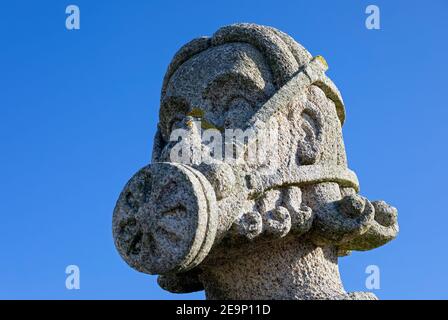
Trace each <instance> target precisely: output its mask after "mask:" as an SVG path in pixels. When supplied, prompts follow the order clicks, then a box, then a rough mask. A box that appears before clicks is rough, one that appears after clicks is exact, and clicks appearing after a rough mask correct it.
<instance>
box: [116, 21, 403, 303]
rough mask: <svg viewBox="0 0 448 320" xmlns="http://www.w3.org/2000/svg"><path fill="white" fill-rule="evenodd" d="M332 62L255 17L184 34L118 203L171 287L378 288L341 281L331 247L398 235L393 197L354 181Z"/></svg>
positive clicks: (130, 241)
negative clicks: (370, 195)
mask: <svg viewBox="0 0 448 320" xmlns="http://www.w3.org/2000/svg"><path fill="white" fill-rule="evenodd" d="M326 69H327V65H326V62H325V60H324V59H323V58H322V57H319V56H318V57H315V58H313V57H312V56H311V55H310V53H309V52H308V51H306V50H305V49H304V48H303V47H302V46H300V45H299V44H298V43H297V42H295V41H294V40H293V39H292V38H290V37H289V36H288V35H286V34H284V33H282V32H280V31H278V30H276V29H274V28H271V27H265V26H259V25H254V24H236V25H231V26H227V27H223V28H221V29H220V30H218V31H217V32H216V33H215V34H214V35H213V37H211V38H208V37H202V38H198V39H195V40H193V41H191V42H190V43H188V44H186V45H185V46H184V47H182V48H181V49H180V50H179V52H178V53H177V54H176V55H175V56H174V58H173V60H172V62H171V64H170V66H169V68H168V71H167V73H166V76H165V79H164V82H163V88H162V96H161V106H160V114H159V125H158V131H157V134H156V137H155V142H154V149H153V158H152V164H150V165H148V166H146V167H144V168H143V169H141V170H140V171H138V172H137V173H136V174H135V175H134V176H133V177H132V178H131V180H130V181H129V182H128V183H127V185H126V186H125V188H124V190H123V191H122V193H121V195H120V197H119V199H118V202H117V205H116V208H115V211H114V216H113V235H114V239H115V245H116V247H117V249H118V251H119V253H120V255H121V256H122V258H123V259H124V260H125V261H126V262H127V263H128V264H129V265H130V266H131V267H133V268H135V269H136V270H138V271H141V272H145V273H148V274H159V275H160V276H159V279H158V283H159V285H160V286H161V287H162V288H164V289H166V290H168V291H171V292H177V293H182V292H192V291H198V290H203V289H205V291H206V295H207V298H209V299H374V298H375V296H374V295H373V294H370V293H346V292H345V291H344V289H343V286H342V283H341V280H340V276H339V271H338V265H337V260H338V257H339V256H343V255H346V254H347V253H349V252H350V251H351V250H359V251H364V250H370V249H374V248H376V247H379V246H382V245H384V244H385V243H387V242H389V241H390V240H392V239H394V238H395V237H396V235H397V233H398V224H397V211H396V209H395V208H393V207H391V206H389V205H388V204H386V203H385V202H384V201H369V200H367V199H366V198H364V197H362V196H360V195H359V194H358V192H359V185H358V180H357V177H356V175H355V174H354V173H353V172H352V171H350V170H349V169H348V167H347V160H346V154H345V148H344V142H343V138H342V125H343V122H344V119H345V110H344V103H343V101H342V98H341V95H340V93H339V91H338V89H337V88H336V86H335V85H334V84H333V82H332V81H331V80H330V79H329V78H328V77H327V76H326V75H325V71H326ZM235 129H238V130H239V131H238V130H236V131H235ZM232 130H233V131H232ZM229 132H230V133H231V134H230V133H229ZM235 132H237V133H235ZM241 133H242V138H241V136H239V137H238V134H241ZM229 138H230V139H229ZM254 146H256V148H253V147H254ZM251 150H256V151H255V152H252V151H251ZM259 150H262V151H263V152H259ZM223 154H225V157H223V156H222V155H223ZM228 154H230V155H231V156H230V157H228ZM250 154H251V155H252V157H250V156H249V155H250ZM260 154H263V155H264V156H263V157H261V158H262V161H260ZM254 159H255V161H254Z"/></svg>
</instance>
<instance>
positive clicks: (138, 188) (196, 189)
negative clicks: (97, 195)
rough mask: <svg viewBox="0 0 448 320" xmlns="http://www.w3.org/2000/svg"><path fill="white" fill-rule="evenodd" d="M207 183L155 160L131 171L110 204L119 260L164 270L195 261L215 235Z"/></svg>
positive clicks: (194, 174)
mask: <svg viewBox="0 0 448 320" xmlns="http://www.w3.org/2000/svg"><path fill="white" fill-rule="evenodd" d="M210 189H211V186H210V185H209V184H207V180H205V178H204V179H203V177H202V175H201V174H200V173H199V172H198V171H196V170H194V169H191V168H188V167H186V166H182V165H179V164H174V163H155V164H152V165H148V166H146V167H144V168H143V169H141V170H140V171H139V172H137V173H136V174H135V175H134V176H133V177H132V178H131V179H130V180H129V182H128V183H127V185H126V186H125V188H124V189H123V191H122V193H121V195H120V197H119V199H118V201H117V205H116V207H115V211H114V217H113V233H114V239H115V245H116V247H117V249H118V251H119V253H120V255H121V256H122V257H123V259H124V260H125V261H126V262H127V263H128V264H129V265H130V266H131V267H133V268H135V269H137V270H138V271H141V272H145V273H149V274H166V273H172V272H181V271H186V270H189V269H191V268H192V267H194V266H195V265H197V264H199V263H200V262H201V261H202V260H203V258H205V256H206V254H207V253H208V251H209V250H210V247H211V244H212V242H213V240H214V236H215V234H216V227H217V225H216V221H217V216H216V214H217V213H216V210H215V201H216V200H215V199H214V193H213V190H211V192H210Z"/></svg>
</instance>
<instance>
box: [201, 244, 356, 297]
mask: <svg viewBox="0 0 448 320" xmlns="http://www.w3.org/2000/svg"><path fill="white" fill-rule="evenodd" d="M200 279H201V282H202V283H203V285H204V288H205V292H206V297H207V299H211V300H224V299H235V300H240V299H241V300H248V299H249V300H252V299H253V300H255V299H276V300H281V299H288V300H307V299H346V298H347V297H348V295H347V294H346V292H345V291H344V288H343V286H342V282H341V278H340V274H339V268H338V257H337V252H336V248H334V247H317V246H315V245H314V244H312V242H311V241H309V240H307V239H303V238H294V237H291V238H290V239H281V240H277V241H272V242H268V243H264V244H260V245H257V246H254V245H252V246H251V249H248V248H245V249H244V251H242V252H241V254H239V255H237V256H236V257H235V256H233V255H232V257H231V258H229V259H217V260H216V261H215V262H214V263H207V264H206V266H205V267H204V268H203V272H202V275H201V277H200Z"/></svg>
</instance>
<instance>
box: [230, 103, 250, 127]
mask: <svg viewBox="0 0 448 320" xmlns="http://www.w3.org/2000/svg"><path fill="white" fill-rule="evenodd" d="M253 112H254V108H253V106H252V104H251V103H250V102H249V101H248V100H247V99H246V98H244V97H242V96H237V97H234V98H232V99H230V100H229V102H228V103H227V104H226V106H225V108H224V113H225V118H226V120H225V127H229V126H237V127H238V126H239V125H241V124H242V122H243V121H245V120H246V119H247V118H249V117H250V116H251V115H252V114H253Z"/></svg>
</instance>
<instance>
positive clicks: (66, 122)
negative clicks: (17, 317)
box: [0, 0, 448, 299]
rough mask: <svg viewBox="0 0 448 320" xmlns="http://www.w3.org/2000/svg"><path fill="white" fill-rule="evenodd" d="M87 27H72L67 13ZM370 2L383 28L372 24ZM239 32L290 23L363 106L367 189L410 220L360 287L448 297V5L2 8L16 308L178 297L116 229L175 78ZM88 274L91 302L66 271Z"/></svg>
mask: <svg viewBox="0 0 448 320" xmlns="http://www.w3.org/2000/svg"><path fill="white" fill-rule="evenodd" d="M71 3H74V4H77V5H79V7H80V9H81V30H79V31H68V30H66V29H65V18H66V15H65V7H66V6H67V5H69V4H71ZM368 4H376V5H378V6H379V7H380V9H381V30H379V31H375V30H367V29H366V28H365V26H364V21H365V18H366V14H365V13H364V11H365V8H366V6H367V5H368ZM234 22H256V23H259V24H266V25H271V26H275V27H277V28H279V29H281V30H283V31H285V32H287V33H289V34H290V35H292V36H293V37H294V38H295V39H296V40H297V41H299V42H300V43H302V44H303V45H304V46H305V47H306V48H307V49H308V50H309V51H310V52H311V53H312V54H314V55H316V54H321V55H323V56H324V57H326V59H327V60H328V62H329V65H330V70H329V75H330V76H331V77H332V79H333V80H334V82H335V83H336V84H337V85H338V87H339V89H340V90H341V92H342V94H343V97H344V99H345V102H346V107H347V114H348V116H347V121H346V125H345V127H344V134H345V142H346V145H347V151H348V157H349V164H350V167H351V168H352V169H353V170H355V171H356V172H357V174H358V176H359V179H360V181H361V189H362V193H363V194H364V195H366V196H368V197H369V198H371V199H385V200H387V201H388V202H390V203H391V204H394V205H395V206H397V207H398V208H399V215H400V216H399V221H400V226H401V233H400V235H399V237H398V238H397V239H396V240H395V241H393V242H392V243H390V244H388V245H386V246H384V247H382V248H379V249H376V250H373V251H370V252H365V253H354V254H353V255H352V256H349V257H346V258H343V259H342V260H341V263H340V267H341V273H342V278H343V280H344V283H345V286H346V289H347V290H350V291H353V290H365V288H364V283H365V278H366V274H365V268H366V266H368V265H371V264H375V265H378V266H379V267H380V270H381V289H380V290H376V291H375V293H376V294H377V295H378V296H379V297H380V298H383V299H391V298H448V279H447V271H446V269H447V265H448V256H447V255H448V252H447V249H446V247H447V244H448V233H447V225H448V214H447V213H448V212H447V196H446V194H447V190H446V186H447V181H448V174H447V169H446V168H447V163H448V161H447V160H448V152H447V142H446V138H447V137H448V126H447V117H448V108H447V105H446V94H447V92H448V90H447V87H446V84H447V82H446V76H447V71H448V63H447V57H448V54H447V46H448V41H447V32H448V2H447V1H445V0H431V1H408V0H407V1H379V0H374V1H369V2H367V1H357V0H356V1H355V0H353V1H349V0H346V1H297V0H294V1H259V0H258V1H225V2H224V1H219V2H217V1H216V2H215V1H176V2H172V1H124V0H123V1H92V0H90V1H87V0H75V1H73V2H68V1H60V0H58V1H56V0H51V1H50V0H46V1H44V0H40V1H2V2H1V4H0V48H1V49H0V124H1V125H0V152H1V153H0V155H1V157H0V181H1V182H0V218H1V220H0V227H1V228H0V230H1V231H0V298H57V299H59V298H60V299H72V298H87V299H90V298H95V299H96V298H125V299H127V298H138V299H140V298H142V299H154V298H156V299H175V298H200V299H202V298H203V297H204V294H203V293H202V292H200V293H195V294H189V295H173V294H170V293H167V292H164V291H163V290H161V289H160V288H159V287H158V286H157V284H156V278H155V277H153V276H148V275H144V274H140V273H137V272H136V271H134V270H132V269H130V268H129V267H128V266H127V265H126V264H125V263H124V262H123V261H122V260H121V259H120V257H119V256H118V254H117V252H116V251H115V248H114V245H113V241H112V235H111V217H112V210H113V208H114V205H115V200H116V198H117V197H118V194H119V192H120V190H121V188H122V187H123V185H124V184H125V183H126V181H127V180H128V178H129V177H130V176H131V175H132V174H133V173H134V172H135V171H136V170H137V169H138V168H140V167H142V166H143V165H145V164H147V163H148V162H149V159H150V155H151V147H152V138H153V134H154V130H155V128H156V123H157V120H158V119H157V115H158V107H159V106H158V101H159V92H160V87H161V82H162V77H163V75H164V72H165V70H166V67H167V65H168V63H169V61H170V59H171V57H172V56H173V54H174V53H175V52H176V50H177V49H178V48H179V47H180V46H181V45H182V44H184V43H185V42H187V41H189V40H190V39H192V38H194V37H197V36H200V35H210V34H212V33H213V32H214V31H215V30H216V29H217V28H218V27H220V26H222V25H226V24H230V23H234ZM69 264H76V265H79V267H80V268H81V290H78V291H76V290H73V291H68V290H66V288H65V276H66V275H65V267H66V266H67V265H69Z"/></svg>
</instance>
